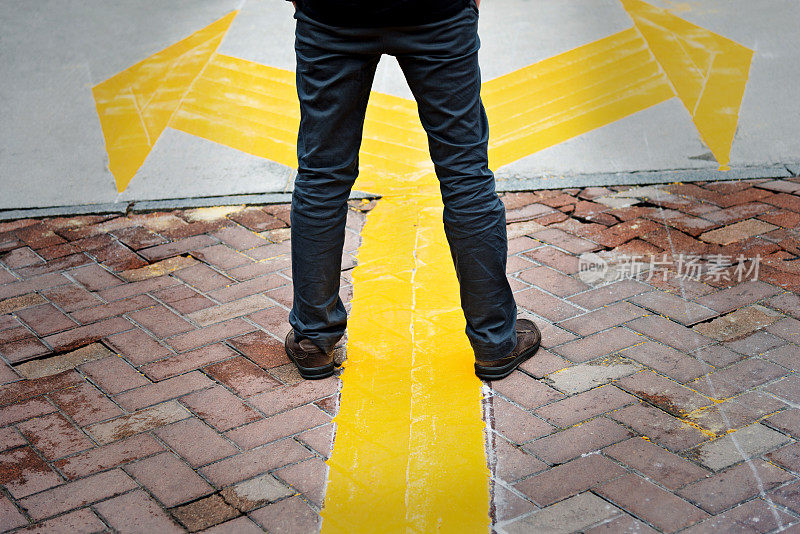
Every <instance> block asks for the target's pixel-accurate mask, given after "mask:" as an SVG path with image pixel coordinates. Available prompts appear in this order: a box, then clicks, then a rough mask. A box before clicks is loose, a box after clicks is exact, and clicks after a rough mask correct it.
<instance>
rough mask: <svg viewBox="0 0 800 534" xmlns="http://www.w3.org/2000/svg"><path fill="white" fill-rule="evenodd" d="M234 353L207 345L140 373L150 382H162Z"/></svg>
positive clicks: (166, 359) (153, 365) (147, 367)
mask: <svg viewBox="0 0 800 534" xmlns="http://www.w3.org/2000/svg"><path fill="white" fill-rule="evenodd" d="M235 355H236V353H235V352H234V351H233V350H232V349H230V348H228V347H226V346H225V345H222V344H216V345H207V346H205V347H201V348H199V349H195V350H192V351H189V352H182V353H181V354H177V355H175V356H171V357H169V358H165V359H163V360H159V361H157V362H153V363H149V364H147V365H145V366H143V367H141V371H142V372H143V373H144V374H145V375H147V376H148V377H149V378H150V379H151V380H156V381H158V380H163V379H165V378H170V377H173V376H176V375H179V374H183V373H186V372H188V371H192V370H194V369H200V368H201V367H204V366H206V365H208V364H210V363H214V362H218V361H220V360H225V359H228V358H230V357H232V356H235Z"/></svg>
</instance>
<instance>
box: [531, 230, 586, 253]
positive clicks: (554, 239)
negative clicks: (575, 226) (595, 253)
mask: <svg viewBox="0 0 800 534" xmlns="http://www.w3.org/2000/svg"><path fill="white" fill-rule="evenodd" d="M531 237H533V238H534V239H537V240H539V241H542V242H544V243H549V244H551V245H554V246H556V247H558V248H560V249H563V250H566V251H567V252H572V253H573V254H581V253H583V252H589V251H592V250H597V249H598V248H599V247H598V246H597V245H596V244H594V243H592V242H591V241H587V240H585V239H583V238H580V237H576V236H573V235H570V234H568V233H566V232H564V231H563V230H560V229H557V228H552V227H551V228H548V229H546V230H541V231H539V232H536V233H535V234H532V235H531Z"/></svg>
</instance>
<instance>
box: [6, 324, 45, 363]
mask: <svg viewBox="0 0 800 534" xmlns="http://www.w3.org/2000/svg"><path fill="white" fill-rule="evenodd" d="M5 333H8V330H6V332H5ZM48 352H50V349H49V348H48V347H47V346H45V345H44V344H43V343H42V342H41V341H39V340H38V339H36V338H35V337H22V338H19V339H16V340H14V341H9V342H8V343H2V344H0V354H2V355H3V356H5V357H6V359H7V360H8V361H9V362H11V363H19V362H23V361H25V360H30V359H31V358H35V357H37V356H42V355H44V354H47V353H48Z"/></svg>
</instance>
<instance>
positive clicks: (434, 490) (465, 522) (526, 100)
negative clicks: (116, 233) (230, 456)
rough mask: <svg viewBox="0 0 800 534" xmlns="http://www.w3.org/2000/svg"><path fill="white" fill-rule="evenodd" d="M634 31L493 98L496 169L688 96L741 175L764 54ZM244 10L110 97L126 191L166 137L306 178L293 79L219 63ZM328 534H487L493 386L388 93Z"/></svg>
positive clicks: (500, 88) (631, 6) (414, 146)
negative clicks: (484, 376)
mask: <svg viewBox="0 0 800 534" xmlns="http://www.w3.org/2000/svg"><path fill="white" fill-rule="evenodd" d="M623 5H624V7H625V8H626V9H627V10H628V12H629V13H630V14H631V17H632V18H633V20H634V27H633V28H630V29H628V30H624V31H622V32H619V33H617V34H614V35H611V36H609V37H606V38H604V39H600V40H598V41H596V42H593V43H589V44H587V45H585V46H582V47H579V48H576V49H574V50H570V51H568V52H565V53H563V54H559V55H557V56H555V57H552V58H550V59H547V60H544V61H541V62H539V63H536V64H534V65H531V66H529V67H526V68H524V69H520V70H518V71H516V72H513V73H510V74H508V75H506V76H503V77H500V78H497V79H495V80H492V81H490V82H487V83H486V84H484V86H483V90H482V94H483V97H484V101H485V104H486V107H487V113H488V114H489V119H490V128H491V131H492V137H491V141H490V160H491V164H492V166H493V167H494V168H496V167H498V166H501V165H505V164H508V163H511V162H513V161H515V160H518V159H520V158H522V157H525V156H528V155H530V154H532V153H534V152H536V151H539V150H542V149H544V148H547V147H550V146H553V145H555V144H558V143H561V142H563V141H565V140H567V139H570V138H572V137H575V136H578V135H581V134H583V133H585V132H588V131H590V130H593V129H595V128H599V127H601V126H603V125H606V124H609V123H611V122H614V121H617V120H619V119H621V118H623V117H626V116H629V115H631V114H633V113H636V112H638V111H641V110H644V109H647V108H649V107H651V106H654V105H656V104H658V103H660V102H663V101H665V100H668V99H670V98H673V97H675V96H677V97H679V98H680V99H681V101H682V102H683V103H684V105H686V107H687V109H689V110H690V113H691V115H692V118H693V120H694V122H695V124H696V125H697V128H698V130H699V131H700V135H701V136H702V137H703V139H704V140H705V141H706V142H707V143H708V145H709V146H710V147H711V149H712V151H713V153H714V155H715V157H716V158H717V159H718V161H719V162H720V164H721V165H722V166H723V167H724V166H725V165H727V164H728V159H729V153H730V145H731V142H732V139H733V130H735V125H736V123H737V122H738V110H739V107H740V105H741V95H742V93H743V91H744V85H745V83H746V81H747V75H748V68H749V64H750V59H751V56H752V52H751V51H748V50H747V49H745V48H744V47H741V45H738V44H736V43H733V42H732V41H729V40H727V39H725V38H723V37H721V36H718V35H716V34H714V33H712V32H709V31H708V30H705V29H702V28H698V27H696V26H693V25H691V24H689V23H688V22H686V21H682V20H681V19H678V18H677V17H675V16H674V15H671V14H669V13H667V12H666V11H664V10H660V9H656V8H654V7H652V6H650V5H649V4H645V3H644V2H641V1H639V0H623ZM234 16H235V12H234V13H231V14H229V15H227V16H226V17H223V18H222V19H220V20H219V21H217V22H215V23H213V24H211V25H210V26H208V27H207V28H204V29H203V30H200V31H199V32H196V33H195V34H193V35H191V36H189V37H187V38H186V39H184V40H182V41H180V42H179V43H176V44H175V45H173V46H171V47H169V48H167V49H165V50H164V51H162V52H159V53H158V54H155V55H154V56H151V57H150V58H148V59H146V60H144V61H142V62H141V63H139V64H137V65H134V66H133V67H131V68H129V69H127V70H126V71H123V72H122V73H120V74H118V75H116V76H114V77H113V78H111V79H109V80H107V81H105V82H103V83H101V84H99V85H98V86H96V87H95V88H94V90H93V91H94V95H95V99H96V102H97V110H98V114H99V115H100V120H101V125H102V127H103V133H104V136H105V139H106V146H107V150H108V154H109V160H110V168H111V171H112V173H113V174H114V177H115V179H116V181H117V187H118V190H120V191H122V190H124V189H125V187H126V186H127V184H128V183H129V182H130V180H131V179H132V178H133V177H134V176H135V173H136V171H137V170H138V169H139V167H140V166H141V165H142V163H143V162H144V160H145V158H146V157H147V155H148V154H149V152H150V150H151V149H152V147H153V145H154V143H155V141H156V139H157V138H158V136H159V135H160V134H161V132H162V131H163V130H164V128H166V127H171V128H174V129H177V130H181V131H183V132H186V133H189V134H192V135H195V136H198V137H202V138H204V139H207V140H210V141H213V142H216V143H220V144H223V145H225V146H229V147H232V148H235V149H238V150H241V151H243V152H247V153H249V154H253V155H256V156H259V157H263V158H266V159H270V160H273V161H277V162H279V163H282V164H284V165H287V166H291V167H294V166H296V164H297V161H296V149H295V143H296V136H297V126H298V122H299V110H298V105H297V99H296V91H295V87H294V74H293V73H291V72H289V71H284V70H281V69H277V68H274V67H269V66H265V65H259V64H257V63H254V62H251V61H246V60H243V59H239V58H234V57H230V56H225V55H222V54H219V53H216V49H217V47H218V46H219V43H220V42H221V39H222V37H223V36H224V34H225V32H226V31H227V29H228V27H229V26H230V23H231V21H232V20H233V17H234ZM360 163H361V175H360V177H359V179H358V183H357V185H356V187H357V188H358V189H361V190H366V191H373V192H376V193H380V194H382V195H383V200H382V201H381V202H380V203H379V204H378V206H377V207H376V208H375V209H374V210H373V211H372V212H371V213H370V214H369V216H368V218H367V223H366V225H365V227H364V229H363V231H362V238H363V242H362V245H361V247H360V249H359V254H358V259H359V264H358V266H357V267H356V269H355V270H354V272H353V278H354V297H353V306H352V313H351V315H350V320H349V342H348V360H347V364H346V370H345V372H344V373H343V375H342V380H343V384H344V387H343V389H342V401H341V408H340V411H339V413H338V415H337V416H336V418H335V422H336V425H337V435H336V442H335V447H334V450H333V454H332V456H331V458H330V460H329V461H328V465H329V466H330V474H329V483H328V489H327V495H326V502H325V508H324V509H323V518H324V522H323V530H325V531H326V532H387V531H392V532H399V531H403V532H431V531H444V532H459V533H461V532H486V531H487V530H488V529H489V516H488V510H489V489H488V477H489V472H488V469H487V465H486V459H485V456H484V436H483V432H484V425H483V422H482V416H481V415H482V414H481V404H480V397H481V386H480V382H479V381H478V379H477V378H476V377H475V375H474V373H473V368H472V362H473V358H474V356H473V354H472V350H471V348H470V346H469V343H468V341H467V339H466V336H465V335H464V326H465V325H464V318H463V314H462V312H461V308H460V305H459V292H458V284H457V280H456V277H455V273H454V271H453V264H452V259H451V256H450V253H449V249H448V246H447V242H446V239H445V237H444V232H443V228H442V205H441V198H440V193H439V189H438V184H437V182H436V178H435V176H434V174H433V166H432V164H431V163H430V160H429V156H428V151H427V142H426V138H425V135H424V132H423V131H422V128H421V126H420V124H419V119H418V117H417V109H416V105H415V103H414V102H412V101H409V100H406V99H403V98H398V97H394V96H390V95H385V94H380V93H375V92H373V93H372V95H371V100H370V105H369V107H368V109H367V117H366V121H365V126H364V141H363V144H362V150H361V155H360Z"/></svg>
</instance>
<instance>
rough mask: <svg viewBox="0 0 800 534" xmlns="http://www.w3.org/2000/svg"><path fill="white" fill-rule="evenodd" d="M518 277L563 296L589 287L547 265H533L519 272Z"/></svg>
mask: <svg viewBox="0 0 800 534" xmlns="http://www.w3.org/2000/svg"><path fill="white" fill-rule="evenodd" d="M519 278H520V279H521V280H524V281H526V282H528V283H529V284H533V285H534V286H537V287H539V288H540V289H544V290H545V291H548V292H550V293H553V294H554V295H558V296H560V297H565V296H567V295H574V294H575V293H578V292H580V291H585V290H587V289H589V286H588V285H587V284H585V283H583V282H581V281H580V280H576V279H574V278H572V277H571V276H567V275H565V274H562V273H560V272H558V271H556V270H555V269H551V268H549V267H534V268H532V269H528V270H526V271H523V272H522V273H520V274H519Z"/></svg>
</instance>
